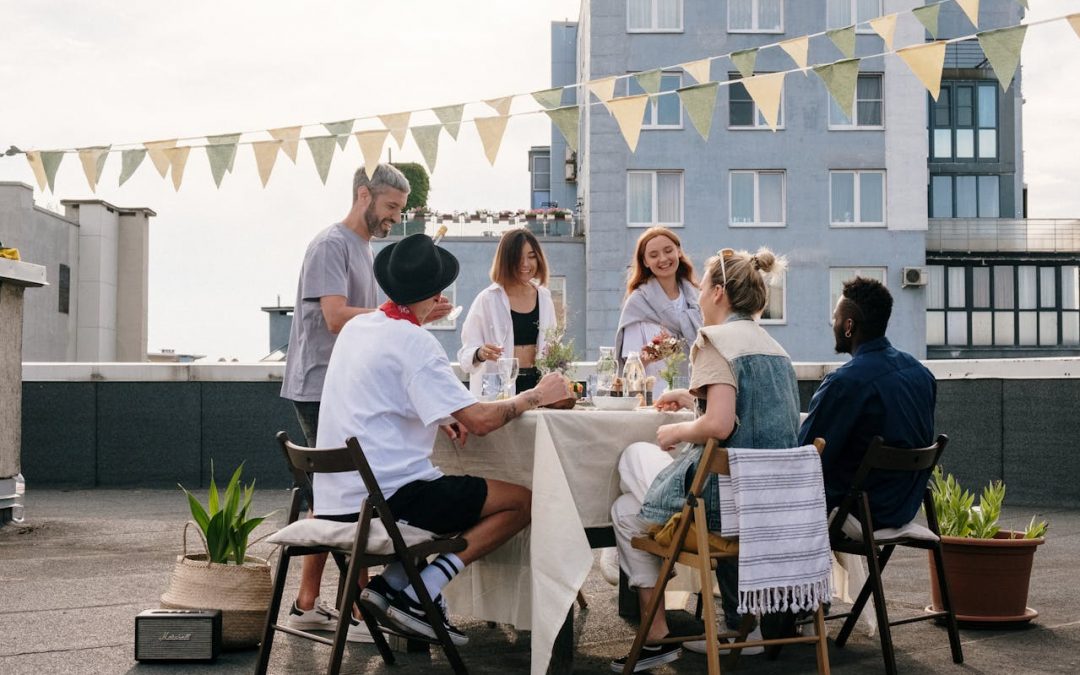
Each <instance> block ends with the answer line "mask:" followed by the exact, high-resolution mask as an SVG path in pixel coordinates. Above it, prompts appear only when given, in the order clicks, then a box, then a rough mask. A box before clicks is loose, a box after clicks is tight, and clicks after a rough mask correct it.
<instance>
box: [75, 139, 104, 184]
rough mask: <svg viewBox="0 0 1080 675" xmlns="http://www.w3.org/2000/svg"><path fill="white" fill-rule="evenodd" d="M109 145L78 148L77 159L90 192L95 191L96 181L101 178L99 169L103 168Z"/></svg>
mask: <svg viewBox="0 0 1080 675" xmlns="http://www.w3.org/2000/svg"><path fill="white" fill-rule="evenodd" d="M110 147H111V146H108V145H106V146H104V147H100V146H99V147H96V148H79V161H80V162H82V168H83V173H84V174H85V175H86V182H87V183H88V184H89V185H90V191H91V192H97V182H98V180H99V179H100V178H101V171H102V169H104V168H105V159H106V158H107V157H108V156H109V148H110Z"/></svg>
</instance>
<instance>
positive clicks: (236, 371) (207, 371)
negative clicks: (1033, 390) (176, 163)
mask: <svg viewBox="0 0 1080 675" xmlns="http://www.w3.org/2000/svg"><path fill="white" fill-rule="evenodd" d="M923 363H925V364H926V366H927V367H928V368H929V369H930V371H931V372H932V373H934V376H935V377H936V378H937V379H939V380H988V379H989V380H1067V379H1080V357H1060V358H1028V359H974V360H952V359H950V360H940V361H937V360H934V361H924V362H923ZM453 365H454V369H455V371H456V372H457V374H458V376H459V377H461V378H462V379H464V373H463V372H462V371H461V370H460V368H458V366H457V364H453ZM595 365H596V364H595V362H592V361H588V362H579V363H578V365H577V370H576V371H575V375H576V377H578V378H585V377H588V376H589V375H590V374H592V372H593V369H594V368H595ZM841 365H843V362H835V363H834V362H830V363H796V364H795V374H796V376H797V377H798V378H799V379H800V380H820V379H821V378H823V377H824V376H825V375H826V374H827V373H830V372H832V371H834V370H836V369H837V368H839V367H840V366H841ZM284 370H285V365H284V364H283V363H207V364H201V363H24V364H23V381H25V382H268V381H269V382H280V381H281V377H282V374H283V372H284Z"/></svg>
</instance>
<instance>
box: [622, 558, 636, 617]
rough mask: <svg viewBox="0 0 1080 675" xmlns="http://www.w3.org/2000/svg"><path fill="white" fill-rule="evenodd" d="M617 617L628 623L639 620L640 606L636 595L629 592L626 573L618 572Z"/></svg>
mask: <svg viewBox="0 0 1080 675" xmlns="http://www.w3.org/2000/svg"><path fill="white" fill-rule="evenodd" d="M619 616H621V617H622V618H624V619H629V620H630V621H637V620H638V619H640V618H641V605H640V603H639V602H638V594H637V592H636V591H633V590H631V588H630V584H629V579H628V578H627V576H626V572H623V571H622V570H621V569H620V570H619Z"/></svg>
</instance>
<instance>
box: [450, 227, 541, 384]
mask: <svg viewBox="0 0 1080 675" xmlns="http://www.w3.org/2000/svg"><path fill="white" fill-rule="evenodd" d="M491 281H492V284H491V285H490V286H488V287H487V288H485V289H484V290H482V291H480V293H479V294H478V295H477V296H476V299H475V300H473V303H472V306H470V307H469V313H468V314H467V315H466V316H465V324H464V326H462V329H461V349H460V350H458V354H457V358H458V363H459V364H461V369H462V370H464V371H465V372H467V373H469V375H470V377H469V388H470V389H471V390H472V392H473V393H474V394H477V395H479V393H480V386H481V381H482V379H483V378H482V377H481V374H482V373H483V372H484V363H485V362H487V361H498V360H499V358H501V357H504V356H505V357H511V356H512V357H515V358H517V360H518V365H519V367H520V370H519V371H518V377H517V381H516V382H515V384H516V386H517V391H525V390H527V389H532V388H533V387H535V386H536V383H537V382H539V381H540V371H539V370H537V369H536V356H537V354H539V353H540V352H541V350H543V348H544V343H545V335H544V334H545V333H546V331H547V330H548V329H549V328H552V327H554V326H555V305H554V303H553V302H552V301H551V291H549V290H548V288H547V282H548V266H547V260H546V259H545V258H544V251H543V250H542V249H541V248H540V242H539V241H537V239H536V237H535V236H534V235H533V233H532V232H529V231H528V230H525V229H521V228H517V229H513V230H508V231H507V232H505V233H504V234H503V236H502V239H501V240H500V241H499V248H498V249H497V250H496V251H495V260H494V261H492V263H491ZM473 375H476V376H475V377H473Z"/></svg>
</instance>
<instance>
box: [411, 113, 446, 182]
mask: <svg viewBox="0 0 1080 675" xmlns="http://www.w3.org/2000/svg"><path fill="white" fill-rule="evenodd" d="M440 131H442V125H441V124H426V125H424V126H419V127H413V128H412V137H413V140H414V141H416V147H418V148H420V154H421V155H423V157H424V164H427V168H428V173H435V160H436V159H437V158H438V156H439V132H440Z"/></svg>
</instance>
